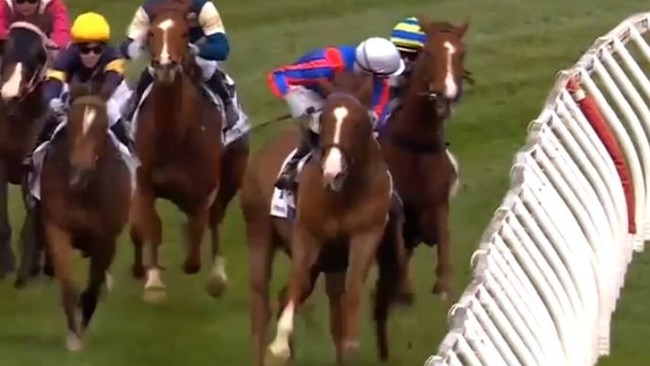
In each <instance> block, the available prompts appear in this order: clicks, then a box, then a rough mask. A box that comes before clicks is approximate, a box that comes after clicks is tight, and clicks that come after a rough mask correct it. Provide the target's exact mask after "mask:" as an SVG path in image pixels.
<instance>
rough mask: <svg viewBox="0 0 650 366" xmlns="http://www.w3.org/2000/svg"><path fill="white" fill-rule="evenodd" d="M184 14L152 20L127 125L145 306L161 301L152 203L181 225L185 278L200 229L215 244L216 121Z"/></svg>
mask: <svg viewBox="0 0 650 366" xmlns="http://www.w3.org/2000/svg"><path fill="white" fill-rule="evenodd" d="M189 6H190V2H189V1H184V0H180V1H168V2H162V3H160V5H159V6H158V8H157V9H155V10H154V12H153V14H154V15H153V17H152V22H151V32H150V38H149V49H150V51H151V58H152V69H153V76H154V82H153V86H152V90H151V93H150V94H149V95H148V96H146V97H145V101H144V102H143V104H142V106H141V108H140V110H139V113H138V116H137V117H136V118H135V122H136V126H135V132H136V136H135V149H136V151H137V155H138V157H139V158H140V161H141V165H140V167H139V168H138V172H137V177H136V180H137V185H136V191H135V196H134V199H133V202H132V210H131V225H132V226H131V239H132V241H133V243H134V246H135V263H134V268H133V271H134V275H136V276H138V277H139V276H142V275H143V272H144V267H143V263H142V262H143V258H142V257H143V256H142V247H143V244H144V243H145V242H146V243H147V244H149V245H150V249H151V250H150V253H151V256H150V258H149V261H148V262H149V263H148V267H147V271H146V277H147V281H146V284H145V300H147V301H158V300H162V299H163V298H164V296H165V289H164V283H163V281H162V279H161V266H160V264H159V259H158V250H159V246H160V244H161V241H162V227H161V222H160V218H159V216H158V214H157V213H156V210H155V201H156V199H157V198H159V197H160V198H164V199H168V200H170V201H171V202H173V203H174V204H175V205H176V206H177V207H178V208H179V209H180V210H181V211H182V212H184V213H185V214H186V215H187V217H188V220H189V222H188V224H187V227H186V234H187V238H186V240H187V246H186V248H187V257H186V260H185V263H184V265H183V269H184V271H185V272H186V273H188V274H193V273H197V272H198V271H199V270H200V268H201V252H200V249H201V241H202V238H203V234H204V231H205V227H206V225H207V224H210V226H211V227H210V228H211V230H212V235H213V243H218V239H214V238H218V225H217V224H218V221H220V220H221V218H222V217H217V216H219V215H217V214H221V216H223V214H222V212H221V208H220V207H219V208H211V207H212V206H213V204H214V203H215V199H216V197H217V194H218V191H219V188H220V184H219V183H220V182H219V181H220V172H221V169H222V165H223V164H222V159H221V157H222V151H223V148H222V142H221V139H220V138H221V126H222V121H223V115H222V114H221V113H219V110H218V109H217V107H215V106H214V104H213V103H212V102H211V101H210V99H209V98H208V97H206V95H205V94H204V93H203V89H202V85H201V71H200V69H199V67H198V66H197V65H196V63H195V62H194V59H193V57H192V56H191V54H190V52H189V49H188V29H189V26H188V20H187V14H188V12H189ZM244 162H245V159H244ZM240 170H243V169H241V168H240ZM239 175H240V176H241V173H239ZM237 185H238V184H237ZM234 191H235V192H236V188H235V189H234ZM228 193H229V192H228ZM232 194H233V195H234V193H232ZM218 205H222V206H225V205H224V204H223V203H218ZM211 211H212V214H213V216H212V218H210V214H211ZM219 259H220V257H218V256H217V257H216V258H215V267H216V268H215V270H213V271H212V272H211V276H212V277H213V278H214V279H215V282H219V283H224V282H225V272H224V270H223V261H222V260H221V261H220V260H219Z"/></svg>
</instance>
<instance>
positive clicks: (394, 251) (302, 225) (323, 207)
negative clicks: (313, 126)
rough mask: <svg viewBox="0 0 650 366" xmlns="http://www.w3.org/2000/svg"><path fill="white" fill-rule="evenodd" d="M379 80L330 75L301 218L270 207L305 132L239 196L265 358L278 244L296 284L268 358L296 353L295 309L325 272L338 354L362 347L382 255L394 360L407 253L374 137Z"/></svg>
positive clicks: (286, 297)
mask: <svg viewBox="0 0 650 366" xmlns="http://www.w3.org/2000/svg"><path fill="white" fill-rule="evenodd" d="M371 78H372V77H371V76H369V75H355V74H351V73H343V74H339V75H338V76H337V77H336V79H335V81H334V84H330V83H329V82H324V81H321V88H322V90H323V91H324V93H325V95H327V99H326V104H325V107H324V109H323V112H322V114H321V117H320V119H321V124H322V133H321V135H320V142H319V145H320V146H321V148H320V149H319V151H315V152H312V154H313V155H314V157H313V158H312V159H310V160H309V161H308V162H307V163H306V164H305V165H304V168H303V169H302V171H301V172H300V174H299V182H300V184H299V186H298V190H297V197H298V200H297V205H296V218H295V222H292V220H290V219H288V218H279V217H272V216H271V215H270V213H271V206H272V205H273V204H274V203H273V196H274V189H275V188H274V183H275V180H276V179H277V174H278V172H279V171H280V169H281V165H282V164H283V161H284V160H285V158H286V157H287V156H288V154H289V153H291V152H292V149H293V148H295V146H296V143H297V140H298V139H299V135H298V134H297V133H296V131H289V132H288V133H285V134H284V135H282V136H280V137H279V138H278V139H276V140H274V141H272V142H271V143H270V144H268V145H267V146H265V147H263V148H262V149H261V150H260V151H259V152H258V153H257V154H256V155H255V157H254V160H253V161H252V162H251V164H250V165H249V169H248V170H247V173H246V175H245V176H244V183H243V186H242V192H241V195H240V201H241V205H242V210H243V213H244V219H245V223H246V235H247V240H248V246H249V256H250V281H251V302H252V307H251V326H252V333H253V357H254V364H255V365H256V366H262V365H264V353H265V352H264V344H265V339H266V330H267V327H268V322H269V317H270V308H269V293H268V292H269V282H270V280H271V266H272V263H273V258H274V255H275V252H276V251H277V250H283V251H285V252H286V253H287V254H289V255H290V257H291V260H292V272H291V273H292V275H291V281H290V284H289V286H288V288H287V287H285V289H283V291H281V295H280V310H281V313H280V314H279V315H280V316H279V322H278V334H277V337H276V339H275V341H274V342H273V344H271V346H269V348H268V352H267V354H266V356H267V357H268V358H271V360H268V362H273V361H278V360H279V361H288V360H289V359H290V358H292V352H291V348H292V347H291V346H290V344H292V341H291V339H292V337H291V334H292V332H293V323H294V322H293V318H294V314H295V312H296V309H297V308H298V307H300V305H301V304H302V303H303V302H304V300H306V298H307V297H308V296H309V295H310V294H311V292H312V291H313V288H314V285H315V282H316V280H317V278H318V276H319V274H320V273H324V274H325V280H326V291H327V295H328V298H329V303H330V332H331V335H332V340H333V342H334V344H335V347H336V354H337V360H338V362H339V363H342V362H343V361H344V359H347V357H346V356H349V355H350V351H353V350H355V349H356V348H357V346H358V340H357V337H358V316H359V310H360V296H361V290H362V287H363V284H364V282H365V279H366V276H367V274H368V270H369V268H370V266H371V264H372V261H373V259H376V260H377V261H378V264H379V279H378V282H377V291H376V293H375V310H374V318H375V322H376V326H377V341H378V346H379V347H378V348H379V355H380V358H381V359H386V358H388V348H387V334H386V321H387V317H388V306H389V304H390V302H391V301H392V299H394V298H395V295H396V292H397V289H398V285H399V284H401V281H402V280H403V276H404V275H405V273H404V267H405V266H404V265H403V264H402V260H403V258H404V257H405V253H404V244H403V241H402V233H401V231H400V229H401V225H402V221H401V217H400V212H401V211H400V210H401V208H399V207H397V208H396V207H395V206H394V205H393V204H394V203H395V201H393V200H391V189H392V183H391V178H390V175H389V173H388V170H387V166H386V164H385V163H384V161H383V159H382V157H381V153H380V150H379V145H378V144H377V143H376V141H375V140H374V138H373V136H372V126H371V121H370V118H369V115H368V106H369V104H370V93H371V86H372V79H371ZM391 206H392V207H391ZM389 208H392V210H391V213H392V214H391V215H390V216H389ZM389 217H390V219H391V220H389ZM387 223H388V225H387ZM387 227H388V229H389V230H386V231H385V229H386V228H387ZM382 239H383V240H382ZM380 241H381V244H380Z"/></svg>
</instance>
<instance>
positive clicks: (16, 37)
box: [0, 14, 50, 277]
mask: <svg viewBox="0 0 650 366" xmlns="http://www.w3.org/2000/svg"><path fill="white" fill-rule="evenodd" d="M49 31H50V19H49V18H48V17H46V16H43V15H40V14H35V15H33V16H29V17H19V18H16V21H14V22H13V23H12V24H11V26H10V28H9V34H8V36H7V40H6V41H5V42H4V45H3V52H2V66H1V67H0V83H2V88H1V89H0V95H1V97H2V103H1V104H0V277H4V276H5V275H7V274H8V273H10V272H13V270H14V269H15V259H14V254H13V252H12V251H11V227H10V225H9V213H8V211H7V204H8V184H21V185H22V184H23V183H24V182H23V180H24V177H25V169H24V168H23V164H22V163H23V159H24V158H25V156H26V155H27V153H28V152H29V151H30V150H31V149H33V148H34V143H35V140H36V137H37V134H38V131H39V130H40V128H41V126H40V123H38V121H40V120H41V119H40V118H39V117H41V116H42V115H43V113H44V111H45V106H43V105H42V102H41V87H42V81H43V80H44V79H45V73H46V71H47V67H48V65H49V54H48V50H47V45H48V44H49V39H48V38H47V33H49Z"/></svg>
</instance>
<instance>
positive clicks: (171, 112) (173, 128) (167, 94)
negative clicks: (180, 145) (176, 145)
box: [151, 73, 197, 142]
mask: <svg viewBox="0 0 650 366" xmlns="http://www.w3.org/2000/svg"><path fill="white" fill-rule="evenodd" d="M196 92H197V91H196V88H194V87H193V85H192V82H191V81H190V80H189V78H188V77H187V76H185V75H183V74H182V73H181V74H180V75H178V77H177V78H176V81H175V82H174V83H173V84H171V85H160V84H157V83H154V85H153V89H152V91H151V94H152V96H153V99H154V103H153V105H154V118H155V120H156V125H159V126H161V127H162V128H161V129H156V130H160V131H161V132H162V133H163V135H164V139H165V140H166V141H168V142H172V141H180V140H182V139H183V138H184V137H185V135H186V133H187V130H188V129H189V127H190V126H191V123H192V122H193V120H194V119H195V118H192V117H193V116H194V115H196V111H195V108H194V106H193V101H194V100H196V98H195V96H196Z"/></svg>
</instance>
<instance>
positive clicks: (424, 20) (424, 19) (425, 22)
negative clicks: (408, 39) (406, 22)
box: [417, 15, 433, 33]
mask: <svg viewBox="0 0 650 366" xmlns="http://www.w3.org/2000/svg"><path fill="white" fill-rule="evenodd" d="M417 19H418V24H419V25H420V28H422V30H423V31H424V33H429V29H430V28H431V24H433V20H431V18H429V17H428V16H426V15H420V16H418V17H417Z"/></svg>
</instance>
